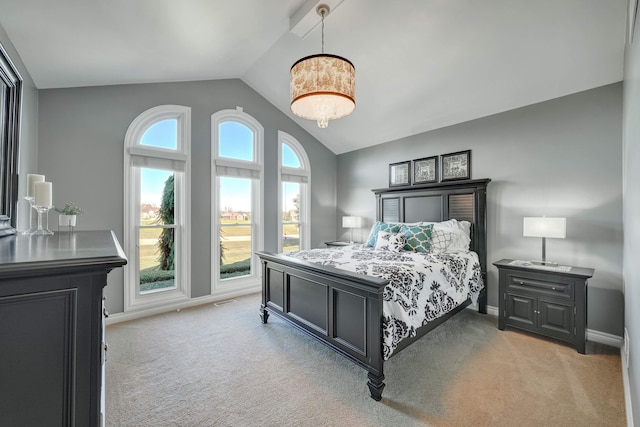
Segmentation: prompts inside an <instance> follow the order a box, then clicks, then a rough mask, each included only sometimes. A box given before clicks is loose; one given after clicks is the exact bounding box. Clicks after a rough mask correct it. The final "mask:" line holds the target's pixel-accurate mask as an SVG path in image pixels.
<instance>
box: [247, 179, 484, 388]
mask: <svg viewBox="0 0 640 427" xmlns="http://www.w3.org/2000/svg"><path fill="white" fill-rule="evenodd" d="M489 181H490V180H489V179H479V180H465V181H452V182H446V183H439V184H424V185H419V186H406V187H393V188H384V189H377V190H373V192H374V193H375V196H376V203H377V208H376V217H377V220H379V221H385V222H417V221H444V220H448V219H452V218H455V219H458V220H465V221H469V222H471V224H472V228H471V234H472V238H471V250H473V251H475V252H477V253H478V256H479V258H480V266H481V270H482V278H483V280H484V283H485V288H484V289H483V291H482V293H481V294H480V297H479V300H478V305H479V309H478V311H479V312H481V313H486V312H487V291H486V283H487V282H486V277H487V276H486V272H487V243H486V188H487V184H488V183H489ZM257 255H258V256H259V257H260V259H261V263H262V303H261V305H260V317H261V318H262V322H263V323H267V318H268V317H269V314H274V315H276V316H278V317H279V318H281V319H283V320H285V321H287V322H288V323H290V324H292V325H293V326H295V327H297V328H299V329H300V330H302V331H303V332H305V333H307V334H308V335H310V336H312V337H314V338H316V339H317V340H319V341H321V342H323V343H324V344H326V345H327V346H329V347H330V348H332V349H333V350H335V351H336V352H338V353H340V354H342V355H343V356H344V357H346V358H348V359H350V360H352V361H353V362H355V363H357V364H358V365H360V366H362V367H363V368H364V369H366V370H367V371H368V381H367V386H368V387H369V391H370V392H371V397H372V398H373V399H375V400H380V399H382V390H383V389H384V385H385V384H384V382H383V380H384V370H383V366H384V358H383V355H382V294H383V289H384V286H385V285H386V284H387V283H388V280H383V279H379V278H376V277H371V276H364V275H360V274H355V273H351V272H348V271H345V270H339V269H337V268H334V267H331V266H323V265H318V264H313V263H310V262H306V261H302V260H297V259H294V258H289V257H286V256H283V255H280V254H273V253H269V252H257ZM470 303H471V301H469V300H467V301H466V302H465V303H463V304H462V305H461V306H459V307H457V308H456V309H455V310H453V311H452V312H450V313H448V314H446V315H444V316H442V317H440V318H438V319H436V320H434V321H432V322H429V323H428V324H426V325H424V326H422V327H420V328H419V329H418V330H417V335H416V336H415V337H412V338H407V339H404V340H403V341H401V342H400V344H399V346H398V347H397V348H396V350H395V351H394V353H393V354H396V353H398V352H399V351H400V350H402V349H403V348H405V347H407V346H408V345H410V344H411V343H413V342H414V341H416V340H417V339H419V338H420V337H422V336H423V335H425V334H426V333H427V332H429V331H431V330H433V329H434V328H436V327H437V326H438V325H440V324H442V323H443V322H444V321H446V320H447V319H449V318H450V317H452V316H453V315H455V314H456V313H458V312H459V311H461V310H462V309H463V308H465V307H466V306H468V305H469V304H470Z"/></svg>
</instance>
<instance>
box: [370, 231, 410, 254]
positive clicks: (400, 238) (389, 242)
mask: <svg viewBox="0 0 640 427" xmlns="http://www.w3.org/2000/svg"><path fill="white" fill-rule="evenodd" d="M404 243H405V236H404V234H402V233H389V232H387V231H379V232H378V239H377V240H376V247H375V248H376V250H380V251H393V252H400V251H402V250H404Z"/></svg>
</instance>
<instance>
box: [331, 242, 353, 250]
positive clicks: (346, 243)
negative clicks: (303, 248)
mask: <svg viewBox="0 0 640 427" xmlns="http://www.w3.org/2000/svg"><path fill="white" fill-rule="evenodd" d="M324 244H325V245H327V247H328V248H336V247H340V246H351V245H355V243H349V242H340V241H336V242H324Z"/></svg>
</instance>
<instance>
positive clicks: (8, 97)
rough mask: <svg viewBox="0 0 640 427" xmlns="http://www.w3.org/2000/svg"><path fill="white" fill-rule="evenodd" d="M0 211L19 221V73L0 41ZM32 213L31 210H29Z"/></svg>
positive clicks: (20, 97) (20, 101)
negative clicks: (0, 91) (0, 93)
mask: <svg viewBox="0 0 640 427" xmlns="http://www.w3.org/2000/svg"><path fill="white" fill-rule="evenodd" d="M0 86H3V87H1V88H0V90H2V92H3V93H2V95H0V100H1V105H0V109H1V110H2V111H0V132H1V135H0V195H1V197H0V214H3V215H7V216H8V217H9V218H10V224H11V226H12V227H14V228H15V227H17V223H18V215H17V214H18V162H19V151H20V150H19V149H20V115H21V111H22V97H23V93H22V86H23V85H22V76H21V75H20V73H19V72H18V69H17V68H16V66H15V65H14V63H13V62H12V61H11V58H10V57H9V54H8V53H7V51H6V50H5V49H4V47H3V46H2V44H0ZM29 214H31V213H29Z"/></svg>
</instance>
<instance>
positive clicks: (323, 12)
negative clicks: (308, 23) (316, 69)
mask: <svg viewBox="0 0 640 427" xmlns="http://www.w3.org/2000/svg"><path fill="white" fill-rule="evenodd" d="M324 14H325V11H324V9H323V10H322V14H321V16H322V54H324Z"/></svg>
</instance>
